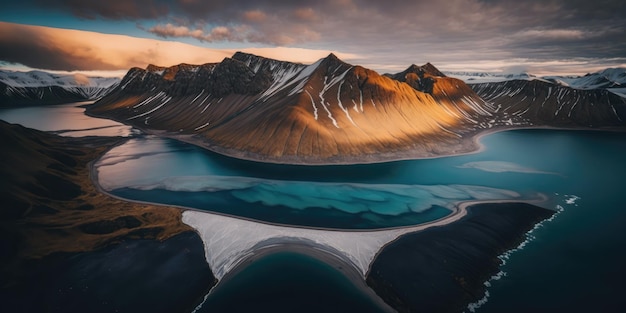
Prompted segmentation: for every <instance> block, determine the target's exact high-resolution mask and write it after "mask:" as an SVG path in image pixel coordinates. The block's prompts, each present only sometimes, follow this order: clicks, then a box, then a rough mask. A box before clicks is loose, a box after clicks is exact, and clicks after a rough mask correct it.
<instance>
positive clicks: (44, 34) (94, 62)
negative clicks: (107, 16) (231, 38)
mask: <svg viewBox="0 0 626 313" xmlns="http://www.w3.org/2000/svg"><path fill="white" fill-rule="evenodd" d="M173 31H179V32H182V31H185V30H184V29H178V30H173ZM217 32H219V31H216V33H217ZM241 50H242V51H244V52H249V53H254V54H258V55H262V56H266V57H269V58H275V59H280V60H289V61H293V62H302V63H312V62H314V61H316V60H318V59H319V58H322V57H325V56H326V55H328V54H329V53H330V52H331V51H329V50H315V49H302V48H286V47H273V48H256V49H255V48H249V49H241ZM235 52H236V51H235V50H234V49H210V48H203V47H198V46H193V45H188V44H183V43H180V42H171V41H160V40H153V39H145V38H135V37H130V36H123V35H111V34H101V33H96V32H88V31H79V30H68V29H58V28H50V27H42V26H29V25H21V24H13V23H5V22H0V60H3V61H5V63H6V62H10V63H20V64H24V65H26V66H29V67H32V68H39V69H47V70H63V71H76V70H81V71H84V70H92V71H93V70H120V69H122V70H127V69H129V68H131V67H142V68H144V67H146V66H147V65H148V64H157V65H163V66H170V65H174V64H180V63H190V64H204V63H211V62H220V61H221V60H222V59H223V58H225V57H230V56H232V55H233V54H234V53H235ZM336 54H337V55H338V56H339V57H343V58H347V59H350V58H356V57H358V56H357V55H355V54H348V53H341V52H336Z"/></svg>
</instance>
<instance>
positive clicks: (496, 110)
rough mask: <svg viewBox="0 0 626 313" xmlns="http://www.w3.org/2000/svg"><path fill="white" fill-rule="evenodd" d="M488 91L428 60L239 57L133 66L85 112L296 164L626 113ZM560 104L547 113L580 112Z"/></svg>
mask: <svg viewBox="0 0 626 313" xmlns="http://www.w3.org/2000/svg"><path fill="white" fill-rule="evenodd" d="M483 87H484V86H483ZM472 88H474V89H472ZM542 88H544V87H543V86H542ZM546 88H547V87H546ZM546 88H544V89H546ZM563 88H567V87H563ZM487 89H488V88H486V87H485V88H478V87H477V86H476V85H472V87H470V86H468V85H467V84H465V83H464V82H463V81H462V80H460V79H457V78H453V77H448V76H446V75H445V74H443V73H442V72H441V71H439V70H438V69H437V68H436V67H435V66H433V65H432V64H430V63H426V64H425V65H423V66H417V65H411V66H409V67H408V68H407V69H406V70H405V71H403V72H400V73H397V74H385V75H380V74H378V73H377V72H375V71H373V70H369V69H367V68H364V67H362V66H359V65H351V64H348V63H346V62H343V61H342V60H340V59H339V58H337V57H336V56H335V55H334V54H329V55H328V56H327V57H325V58H322V59H320V60H318V61H317V62H315V63H313V64H309V65H305V64H300V63H292V62H286V61H279V60H274V59H268V58H264V57H260V56H255V55H251V54H246V53H241V52H237V53H235V54H234V55H233V56H232V57H230V58H224V59H223V60H222V61H221V62H219V63H207V64H203V65H188V64H181V65H176V66H173V67H168V68H164V67H157V66H149V67H148V68H146V69H140V68H133V69H131V70H129V72H128V74H127V75H126V76H125V77H124V78H123V79H122V82H121V83H120V84H119V86H118V87H116V88H115V89H114V90H113V91H111V92H110V93H109V94H108V95H107V96H106V97H104V98H102V99H100V100H99V101H97V102H96V103H94V104H93V105H91V106H89V107H88V108H87V113H88V114H90V115H94V116H100V117H107V118H112V119H115V120H117V121H120V122H122V123H126V124H131V125H133V126H135V127H139V128H142V129H144V130H146V131H151V132H156V133H159V134H162V135H167V136H171V137H174V138H178V139H181V140H185V141H188V142H191V143H194V144H196V145H199V146H202V147H205V148H207V149H210V150H213V151H216V152H219V153H222V154H226V155H229V156H233V157H238V158H243V159H251V160H256V161H263V162H274V163H293V164H339V163H371V162H382V161H389V160H396V159H405V158H416V157H418V158H419V157H437V156H442V155H451V154H458V153H464V152H471V151H474V150H476V149H477V147H478V146H477V144H476V142H475V141H474V137H475V135H476V134H478V133H480V132H483V131H486V130H491V129H501V128H504V127H509V128H510V127H520V126H523V127H528V126H558V127H577V126H582V125H584V126H594V127H603V126H623V125H622V120H626V116H624V117H623V118H622V107H623V106H626V104H624V103H617V104H616V105H617V108H616V107H615V106H613V105H611V104H610V103H609V107H611V108H612V109H611V110H613V111H614V115H615V116H616V117H617V119H616V118H615V117H614V118H613V119H611V120H610V121H608V122H607V123H604V121H603V120H602V119H603V118H607V116H608V115H607V112H608V111H607V110H606V108H605V109H603V113H601V114H598V116H597V118H596V117H594V122H592V123H588V121H586V120H584V118H582V119H581V118H578V117H577V118H572V119H570V118H569V117H570V116H566V117H564V118H562V119H557V120H555V119H549V118H540V117H539V116H537V115H533V113H537V112H539V111H538V110H535V109H532V110H531V109H530V108H522V109H521V110H517V109H516V110H514V109H513V107H515V105H516V104H514V103H507V104H506V107H504V108H503V102H502V101H501V100H502V99H494V98H490V97H486V96H485V92H486V91H485V90H487ZM475 90H478V91H479V92H478V93H477V92H475ZM481 92H482V94H481ZM505 93H506V92H503V93H502V95H504V94H505ZM507 95H508V94H507ZM542 95H543V94H542ZM481 96H482V97H481ZM544 96H545V95H544ZM574 96H575V95H574ZM581 97H582V96H581ZM583 99H587V98H585V97H583ZM590 99H591V98H590ZM518 100H519V99H518ZM555 101H556V102H555ZM559 101H560V99H556V100H554V101H552V100H551V102H550V103H551V104H550V105H549V107H550V108H551V109H550V110H548V111H550V112H551V113H552V114H553V113H554V111H557V110H558V111H559V112H560V111H562V110H565V111H570V110H572V109H571V108H569V107H566V108H564V107H563V105H562V104H561V103H560V102H559ZM609 101H613V99H612V98H611V99H609ZM553 102H554V103H553ZM568 105H574V106H575V105H576V104H575V103H574V102H572V103H571V104H568ZM602 105H603V106H607V105H606V104H602ZM509 106H510V108H509ZM581 107H586V106H582V105H581ZM607 108H608V107H607ZM522 111H523V114H522ZM565 111H564V112H565ZM529 112H530V113H529ZM581 112H582V111H581ZM608 113H610V112H608ZM538 114H539V113H538ZM541 114H544V115H545V114H548V113H545V112H544V113H541ZM581 114H582V113H581ZM575 115H576V116H578V115H580V114H578V113H576V114H575ZM559 117H562V116H559ZM596 120H597V123H596Z"/></svg>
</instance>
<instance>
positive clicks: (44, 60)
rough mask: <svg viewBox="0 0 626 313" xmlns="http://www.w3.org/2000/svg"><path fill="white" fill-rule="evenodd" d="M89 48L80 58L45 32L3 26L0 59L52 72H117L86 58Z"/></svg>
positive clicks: (1, 24)
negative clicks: (52, 39)
mask: <svg viewBox="0 0 626 313" xmlns="http://www.w3.org/2000/svg"><path fill="white" fill-rule="evenodd" d="M86 49H87V50H85V51H84V52H85V53H84V54H83V55H82V56H81V55H79V54H76V53H72V52H71V51H68V49H65V48H64V47H62V46H61V45H60V44H58V43H54V42H52V41H51V40H50V37H49V36H47V34H45V33H41V32H37V31H36V30H34V29H32V28H23V27H12V25H10V24H4V23H0V60H4V61H8V62H12V63H21V64H25V65H28V66H30V67H33V68H42V69H51V70H92V69H102V70H114V69H117V68H115V67H112V66H111V65H110V64H107V63H105V62H102V61H101V60H98V59H96V58H91V57H85V56H88V55H89V54H90V51H88V49H89V48H86Z"/></svg>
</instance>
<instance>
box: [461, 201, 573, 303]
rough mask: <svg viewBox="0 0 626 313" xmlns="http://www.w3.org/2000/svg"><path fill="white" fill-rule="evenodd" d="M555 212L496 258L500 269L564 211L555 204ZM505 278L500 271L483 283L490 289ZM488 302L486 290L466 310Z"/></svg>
mask: <svg viewBox="0 0 626 313" xmlns="http://www.w3.org/2000/svg"><path fill="white" fill-rule="evenodd" d="M555 195H557V196H558V195H559V194H558V193H555ZM578 199H580V197H578V196H575V195H565V198H564V200H563V201H564V202H565V204H566V205H575V202H576V200H578ZM555 211H556V213H554V214H553V215H552V216H551V217H550V218H548V219H545V220H543V221H541V222H539V223H537V224H535V226H534V227H533V228H532V229H531V230H530V231H528V232H527V233H526V236H525V240H524V241H522V242H521V243H520V244H519V245H518V246H517V247H515V248H513V249H511V250H508V251H506V252H505V253H503V254H502V255H500V256H498V259H500V261H501V264H500V267H501V268H502V267H504V266H505V265H506V263H507V261H508V260H509V259H510V258H511V255H512V254H513V253H515V252H517V251H520V250H523V249H524V248H525V247H526V245H528V244H529V243H530V242H532V241H533V240H535V239H536V237H535V235H534V232H535V231H536V230H537V229H539V228H542V227H543V226H544V225H545V224H546V223H550V222H552V221H554V219H555V218H556V217H557V216H559V215H561V214H562V213H563V212H564V211H565V208H564V207H563V206H562V205H560V204H557V205H556V206H555ZM506 276H507V273H506V272H505V271H503V270H500V272H498V273H497V274H496V275H493V276H491V277H490V278H489V279H488V280H487V281H485V283H484V284H485V286H486V287H487V288H490V287H491V286H492V282H493V281H497V280H500V279H502V278H503V277H506ZM488 300H489V290H486V291H485V295H484V296H483V297H482V298H481V299H480V300H478V301H476V302H473V303H470V304H468V305H467V310H468V311H470V312H475V311H476V310H477V309H479V308H480V307H481V306H483V305H484V304H486V303H487V302H488Z"/></svg>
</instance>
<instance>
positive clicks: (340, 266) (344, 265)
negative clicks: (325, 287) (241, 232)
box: [196, 242, 396, 312]
mask: <svg viewBox="0 0 626 313" xmlns="http://www.w3.org/2000/svg"><path fill="white" fill-rule="evenodd" d="M283 251H285V252H292V253H298V254H302V255H306V256H308V257H311V258H314V259H316V260H319V261H321V262H323V263H325V264H327V265H329V266H331V267H333V268H334V269H335V270H337V271H338V272H340V273H341V274H342V275H344V276H345V277H346V278H347V279H348V280H349V281H350V282H351V283H352V284H353V286H354V287H355V288H356V289H358V290H360V291H361V292H363V293H364V294H366V295H367V296H368V297H369V298H370V299H372V300H374V302H376V303H377V304H378V305H379V306H380V307H382V308H384V309H386V311H387V312H396V310H395V309H393V308H392V307H391V306H390V305H389V304H387V303H386V302H385V301H384V300H383V299H382V298H381V297H380V296H379V295H378V294H377V293H376V292H375V291H374V290H373V289H372V288H371V287H370V286H368V285H367V283H366V281H365V279H364V277H362V276H361V274H360V273H359V271H358V270H357V269H356V268H355V267H354V266H353V264H351V263H350V262H346V261H345V260H343V259H342V258H340V257H338V256H337V255H335V254H333V253H329V252H328V251H327V250H325V249H323V247H321V246H316V245H315V244H313V243H307V242H294V243H279V244H274V245H268V246H263V247H260V248H259V249H257V250H255V251H253V252H252V253H251V254H250V255H249V256H248V257H246V258H245V259H242V260H241V262H239V263H238V264H237V265H236V266H235V267H234V268H233V269H232V270H231V271H229V272H228V273H227V274H226V275H224V277H222V279H220V280H218V282H217V284H216V285H215V286H213V288H211V289H210V290H209V292H208V293H207V294H206V296H205V297H204V298H205V299H207V298H208V297H210V296H211V294H212V293H214V292H215V291H216V290H217V289H218V288H220V286H221V285H222V284H225V283H226V282H228V281H229V280H230V279H231V278H233V277H235V276H237V275H238V274H239V273H241V272H242V271H244V270H245V269H246V268H247V267H248V266H249V265H251V264H252V263H254V262H256V261H257V260H259V259H262V258H264V257H266V256H268V255H271V254H273V253H277V252H283ZM203 304H204V301H203V302H202V304H200V305H199V306H198V307H197V308H196V310H198V309H199V308H201V307H202V305H203Z"/></svg>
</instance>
